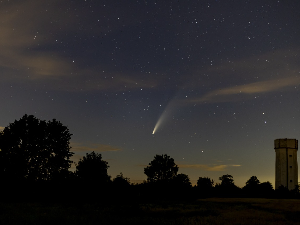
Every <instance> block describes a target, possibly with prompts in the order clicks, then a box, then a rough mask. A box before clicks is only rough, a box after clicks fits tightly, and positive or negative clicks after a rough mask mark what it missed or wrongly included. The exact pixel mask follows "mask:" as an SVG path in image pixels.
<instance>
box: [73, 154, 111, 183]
mask: <svg viewBox="0 0 300 225" xmlns="http://www.w3.org/2000/svg"><path fill="white" fill-rule="evenodd" d="M108 168H109V166H108V163H107V162H106V161H104V160H102V156H101V154H99V153H95V152H94V151H93V152H91V153H86V156H83V158H82V159H80V160H79V162H78V164H77V166H76V175H77V177H78V178H79V179H80V180H82V181H87V182H93V183H102V184H104V183H108V182H109V181H110V176H108V174H107V169H108Z"/></svg>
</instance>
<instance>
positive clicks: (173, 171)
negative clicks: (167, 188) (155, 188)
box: [144, 154, 178, 182]
mask: <svg viewBox="0 0 300 225" xmlns="http://www.w3.org/2000/svg"><path fill="white" fill-rule="evenodd" d="M177 172H178V166H177V165H176V164H175V162H174V159H172V158H170V156H168V155H166V154H165V155H156V156H155V157H154V160H152V161H151V162H150V163H149V166H147V167H146V168H145V169H144V173H145V174H146V175H147V180H148V181H149V182H157V181H169V180H171V179H172V178H174V177H175V176H176V175H177Z"/></svg>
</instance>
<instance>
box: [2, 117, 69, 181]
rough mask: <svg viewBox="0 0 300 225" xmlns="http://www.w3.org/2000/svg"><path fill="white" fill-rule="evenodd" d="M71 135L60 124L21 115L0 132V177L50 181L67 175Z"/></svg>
mask: <svg viewBox="0 0 300 225" xmlns="http://www.w3.org/2000/svg"><path fill="white" fill-rule="evenodd" d="M71 135H72V134H70V132H69V129H68V128H67V127H66V126H64V125H62V123H60V122H59V121H57V120H55V119H53V120H52V121H48V122H46V121H44V120H39V119H37V118H35V117H34V116H33V115H29V116H28V115H26V114H25V115H24V116H23V117H22V118H21V119H20V120H16V121H15V122H13V123H11V124H9V126H7V127H5V128H4V130H3V131H1V132H0V176H2V177H3V178H7V179H12V180H24V179H26V180H52V179H54V178H56V177H58V176H62V175H63V176H65V175H66V174H68V169H69V168H70V166H71V163H72V161H71V160H70V157H71V156H72V155H73V153H72V152H70V145H69V144H70V139H71Z"/></svg>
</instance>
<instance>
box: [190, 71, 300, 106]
mask: <svg viewBox="0 0 300 225" xmlns="http://www.w3.org/2000/svg"><path fill="white" fill-rule="evenodd" d="M299 84H300V77H287V78H281V79H274V80H267V81H260V82H254V83H250V84H245V85H238V86H234V87H228V88H223V89H219V90H214V91H211V92H208V93H207V94H205V95H204V96H202V97H200V98H194V99H191V100H189V102H190V103H203V102H209V103H210V102H230V101H234V100H237V99H239V98H244V96H243V95H251V94H261V93H268V92H274V91H278V90H283V89H285V88H290V87H295V86H297V85H299ZM236 95H237V96H236Z"/></svg>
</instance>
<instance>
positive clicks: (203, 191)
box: [197, 177, 214, 198]
mask: <svg viewBox="0 0 300 225" xmlns="http://www.w3.org/2000/svg"><path fill="white" fill-rule="evenodd" d="M213 188H214V180H211V179H210V178H208V177H199V179H198V181H197V193H198V195H199V197H202V198H203V197H210V196H211V195H212V192H213Z"/></svg>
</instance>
